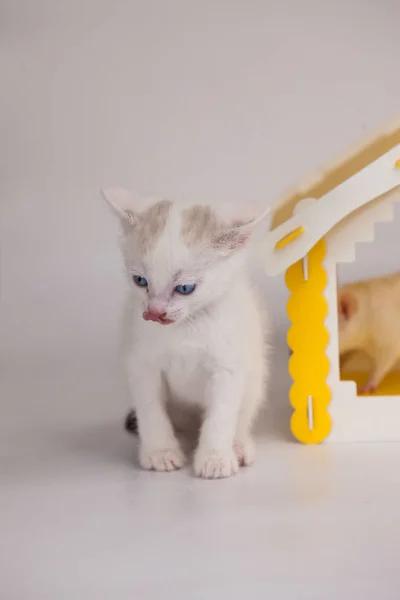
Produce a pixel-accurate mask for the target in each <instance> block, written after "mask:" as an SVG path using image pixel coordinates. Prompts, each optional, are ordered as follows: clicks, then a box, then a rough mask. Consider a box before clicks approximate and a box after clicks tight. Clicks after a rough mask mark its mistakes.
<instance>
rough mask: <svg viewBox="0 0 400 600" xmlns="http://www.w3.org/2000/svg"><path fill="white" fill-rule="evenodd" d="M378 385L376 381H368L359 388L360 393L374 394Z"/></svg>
mask: <svg viewBox="0 0 400 600" xmlns="http://www.w3.org/2000/svg"><path fill="white" fill-rule="evenodd" d="M377 387H378V386H377V385H376V384H375V383H366V384H365V385H363V386H361V387H359V388H358V390H357V391H358V393H359V394H373V393H374V392H376V390H377Z"/></svg>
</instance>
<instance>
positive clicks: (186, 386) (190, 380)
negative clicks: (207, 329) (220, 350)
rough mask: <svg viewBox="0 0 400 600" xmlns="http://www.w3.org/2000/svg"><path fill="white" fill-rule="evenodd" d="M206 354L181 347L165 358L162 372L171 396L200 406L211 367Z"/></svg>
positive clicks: (188, 347)
mask: <svg viewBox="0 0 400 600" xmlns="http://www.w3.org/2000/svg"><path fill="white" fill-rule="evenodd" d="M209 362H210V358H209V356H208V355H207V353H206V352H205V351H204V350H203V349H201V348H199V347H196V346H194V345H190V344H188V345H182V346H181V347H180V348H179V349H176V350H175V351H173V352H171V353H170V354H169V356H168V357H166V359H165V362H164V365H163V372H164V373H165V376H166V379H167V383H168V387H169V389H170V392H171V394H172V396H173V397H174V398H175V399H177V400H179V401H181V402H189V403H194V404H201V403H202V402H203V399H204V393H205V386H206V384H207V381H208V379H209V374H210V369H211V366H210V364H209Z"/></svg>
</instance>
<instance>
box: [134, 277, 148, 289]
mask: <svg viewBox="0 0 400 600" xmlns="http://www.w3.org/2000/svg"><path fill="white" fill-rule="evenodd" d="M133 281H134V282H135V283H136V285H138V286H139V287H147V279H145V278H144V277H142V276H141V275H134V276H133Z"/></svg>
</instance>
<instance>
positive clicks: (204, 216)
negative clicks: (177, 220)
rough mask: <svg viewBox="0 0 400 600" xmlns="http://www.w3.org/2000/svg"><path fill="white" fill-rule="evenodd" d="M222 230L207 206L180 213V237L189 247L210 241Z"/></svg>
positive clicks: (193, 207)
mask: <svg viewBox="0 0 400 600" xmlns="http://www.w3.org/2000/svg"><path fill="white" fill-rule="evenodd" d="M223 228H224V227H223V224H222V222H221V221H220V220H219V218H218V217H217V215H216V213H215V212H214V210H213V209H212V208H210V207H209V206H201V205H196V206H192V207H191V208H188V209H186V210H184V211H183V212H182V237H183V239H184V241H185V243H186V244H187V245H188V246H189V247H190V246H194V245H196V244H199V243H201V242H203V241H212V240H213V239H215V237H216V236H217V235H218V234H219V233H221V231H222V230H223Z"/></svg>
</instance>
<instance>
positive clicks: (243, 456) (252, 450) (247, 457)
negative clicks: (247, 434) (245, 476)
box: [233, 438, 256, 467]
mask: <svg viewBox="0 0 400 600" xmlns="http://www.w3.org/2000/svg"><path fill="white" fill-rule="evenodd" d="M233 450H234V452H235V454H236V458H237V460H238V463H239V467H249V466H250V465H252V464H253V462H254V459H255V456H256V445H255V443H254V441H253V440H252V439H251V438H248V439H247V440H243V441H242V440H235V441H234V443H233Z"/></svg>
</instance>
